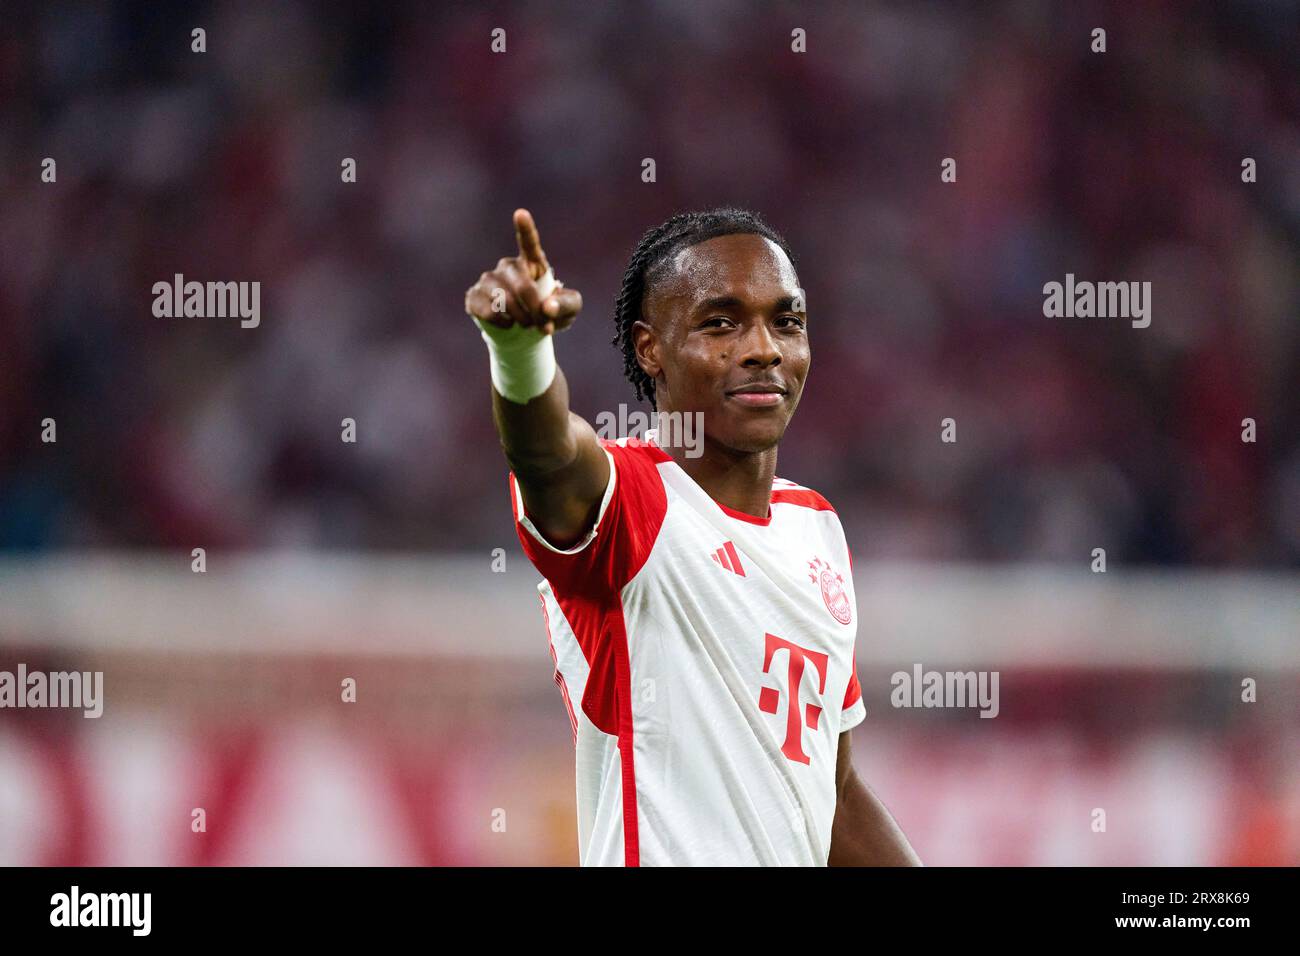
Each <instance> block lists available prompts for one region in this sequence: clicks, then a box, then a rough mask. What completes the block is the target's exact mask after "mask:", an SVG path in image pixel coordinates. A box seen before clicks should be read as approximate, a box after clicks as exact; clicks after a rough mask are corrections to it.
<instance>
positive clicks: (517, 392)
mask: <svg viewBox="0 0 1300 956" xmlns="http://www.w3.org/2000/svg"><path fill="white" fill-rule="evenodd" d="M561 284H562V283H559V282H556V281H555V272H554V271H553V270H551V269H547V270H546V274H545V275H544V276H542V277H541V278H540V279H538V280H537V282H536V285H537V294H538V295H539V296H540V297H541V299H542V301H543V302H545V301H546V298H547V297H548V296H549V295H550V294H551V293H552V292H554V291H555V290H556V289H558V288H559V287H560V286H561ZM471 318H472V319H473V320H474V324H475V325H477V326H478V327H479V329H480V330H481V332H482V334H483V341H484V342H486V343H487V347H488V364H489V366H490V367H491V370H492V385H493V387H494V388H495V389H496V390H497V392H498V393H499V394H500V395H501V397H502V398H505V399H508V400H509V401H512V402H515V403H516V404H518V405H525V404H527V403H528V402H529V401H530V400H531V399H534V398H536V397H537V396H538V395H541V394H542V393H543V392H544V391H546V390H547V389H548V388H550V387H551V382H552V381H554V380H555V367H556V366H555V342H554V336H551V335H543V334H542V333H541V332H539V331H538V330H537V329H536V328H534V327H533V326H529V325H511V326H509V327H507V328H502V327H501V326H499V325H493V324H492V323H491V322H484V321H483V320H482V319H480V318H479V317H478V316H471Z"/></svg>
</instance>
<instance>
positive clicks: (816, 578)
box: [808, 557, 853, 624]
mask: <svg viewBox="0 0 1300 956" xmlns="http://www.w3.org/2000/svg"><path fill="white" fill-rule="evenodd" d="M808 567H810V568H811V569H812V571H811V573H810V574H809V575H808V579H809V580H810V581H812V582H813V583H814V584H816V585H818V586H819V587H820V588H821V589H822V600H823V601H825V602H826V610H828V611H830V612H831V617H833V618H835V620H837V621H839V622H840V623H841V624H848V623H849V622H850V621H851V620H853V609H852V607H850V605H849V596H848V595H847V594H845V593H844V577H843V576H842V575H839V574H836V573H835V570H834V569H833V568H832V567H831V566H830V565H829V564H827V563H826V562H825V561H823V560H822V559H821V558H816V557H815V558H813V559H812V560H811V561H809V562H808Z"/></svg>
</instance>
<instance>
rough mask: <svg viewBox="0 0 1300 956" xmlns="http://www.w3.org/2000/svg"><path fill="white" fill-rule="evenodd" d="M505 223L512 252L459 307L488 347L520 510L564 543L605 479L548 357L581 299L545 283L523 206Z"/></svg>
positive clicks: (497, 416)
mask: <svg viewBox="0 0 1300 956" xmlns="http://www.w3.org/2000/svg"><path fill="white" fill-rule="evenodd" d="M514 224H515V238H516V240H517V241H518V245H519V255H517V256H513V257H510V258H506V259H502V260H501V261H499V262H498V263H497V265H496V268H495V269H492V270H491V271H489V272H484V273H483V274H482V275H481V276H479V280H478V282H476V283H474V285H472V286H471V287H470V288H469V290H468V291H467V292H466V293H465V311H466V312H467V313H468V314H469V315H470V316H472V317H473V318H475V319H476V320H477V324H478V326H479V328H480V329H481V330H482V334H483V338H484V340H485V341H487V343H488V350H489V353H490V362H491V367H492V381H493V385H492V412H493V418H494V420H495V421H496V427H497V433H498V435H499V436H500V438H501V447H502V449H503V450H504V451H505V455H506V461H507V462H508V463H509V465H510V470H511V471H513V472H514V475H515V480H516V481H517V482H518V483H519V491H520V494H521V495H522V497H523V501H524V508H525V509H526V510H527V512H528V516H529V517H530V518H531V519H532V522H533V524H534V526H535V527H536V528H537V530H538V531H540V532H541V533H542V534H543V535H544V536H545V537H546V540H547V541H549V542H550V543H551V544H552V545H554V546H555V547H557V548H568V547H570V546H572V545H574V544H576V543H577V542H578V541H580V540H581V539H582V538H583V536H584V535H585V534H586V533H587V532H588V531H589V530H590V529H591V526H592V525H593V524H594V523H595V520H596V514H597V511H598V510H599V508H600V501H601V498H602V497H603V496H604V494H605V488H606V486H607V485H608V483H609V460H608V458H606V456H605V452H604V449H602V448H601V447H600V442H599V441H598V440H597V438H596V433H595V432H594V431H593V430H592V427H591V425H589V424H588V423H587V422H586V421H585V420H584V419H582V418H581V417H579V416H578V415H575V414H574V413H573V412H571V411H569V386H568V382H567V381H566V380H565V378H564V373H563V372H562V371H561V370H560V369H559V367H558V366H557V365H556V364H555V358H554V346H553V337H554V335H555V333H556V332H559V331H563V330H564V329H567V328H568V327H569V326H570V325H572V324H573V322H574V319H576V318H577V316H578V312H579V310H580V309H581V308H582V296H581V294H579V292H578V291H577V290H576V289H566V288H563V287H555V288H554V289H553V290H552V289H551V288H550V286H551V285H552V282H551V280H552V273H551V271H550V264H549V263H548V262H547V261H546V253H545V252H543V251H542V242H541V239H540V237H539V236H538V234H537V226H536V224H535V223H534V222H533V217H532V215H531V214H530V213H529V212H528V210H526V209H516V210H515V215H514ZM543 293H546V294H545V295H543ZM503 390H504V392H505V393H506V394H502V391H503Z"/></svg>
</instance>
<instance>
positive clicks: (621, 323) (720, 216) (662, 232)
mask: <svg viewBox="0 0 1300 956" xmlns="http://www.w3.org/2000/svg"><path fill="white" fill-rule="evenodd" d="M734 233H754V234H756V235H760V236H762V237H763V238H765V239H770V240H771V241H772V242H774V243H776V244H777V245H778V246H780V247H781V250H782V251H783V252H784V253H785V254H786V257H787V258H789V260H790V262H791V263H792V264H793V263H794V255H793V254H792V253H791V252H790V247H789V245H788V244H787V243H786V241H785V239H784V238H782V237H781V235H780V234H779V233H778V232H777V231H776V230H775V229H773V228H772V227H771V226H769V225H768V224H767V223H765V222H764V221H763V220H762V219H761V218H760V217H759V216H758V215H757V214H756V213H752V212H749V211H748V210H745V209H736V208H734V207H730V206H725V207H719V208H717V209H710V210H709V211H708V212H682V213H678V214H677V215H675V216H673V217H672V218H671V219H669V220H668V221H667V222H664V223H662V224H660V225H658V226H655V227H654V228H653V229H650V230H648V231H647V232H646V233H645V234H644V235H643V236H642V237H641V241H640V242H638V243H637V245H636V249H635V250H634V251H633V252H632V258H631V261H629V262H628V265H627V271H626V272H625V273H623V286H622V288H621V289H620V290H619V293H618V298H617V299H616V300H615V302H614V328H615V334H614V342H613V344H614V345H616V346H617V347H619V348H620V349H622V351H623V371H624V374H625V375H627V378H628V381H630V382H631V383H632V387H633V388H635V389H636V397H637V400H638V401H641V400H644V399H648V400H649V401H650V403H651V404H652V405H654V404H655V382H654V379H652V378H651V377H650V376H649V375H647V374H646V373H645V371H644V370H643V369H642V368H641V365H640V363H639V362H638V361H637V359H636V343H635V340H634V338H633V334H632V333H633V325H634V324H635V323H636V322H637V321H638V320H640V319H641V317H642V316H641V307H642V304H643V303H644V301H645V297H646V293H647V291H649V289H650V286H651V283H652V282H654V281H655V280H656V279H658V278H659V277H660V275H661V274H662V272H663V271H664V267H665V266H666V265H667V264H668V263H669V262H671V261H672V258H673V256H675V255H676V254H677V253H678V252H679V251H680V250H682V249H684V248H686V247H687V246H694V245H697V244H698V243H701V242H705V241H707V240H709V239H716V238H717V237H718V236H727V235H732V234H734Z"/></svg>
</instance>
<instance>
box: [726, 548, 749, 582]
mask: <svg viewBox="0 0 1300 956" xmlns="http://www.w3.org/2000/svg"><path fill="white" fill-rule="evenodd" d="M725 547H726V549H727V556H728V557H730V558H731V563H732V564H733V565H734V567H733V568H732V570H733V571H735V572H736V573H737V574H739V575H740V576H741V577H742V578H743V577H744V576H745V566H744V565H742V564H741V563H740V555H738V554H737V553H736V546H735V545H734V544H732V543H731V542H730V541H728V542H727V543H726V545H725Z"/></svg>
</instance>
